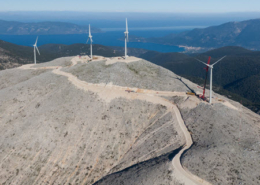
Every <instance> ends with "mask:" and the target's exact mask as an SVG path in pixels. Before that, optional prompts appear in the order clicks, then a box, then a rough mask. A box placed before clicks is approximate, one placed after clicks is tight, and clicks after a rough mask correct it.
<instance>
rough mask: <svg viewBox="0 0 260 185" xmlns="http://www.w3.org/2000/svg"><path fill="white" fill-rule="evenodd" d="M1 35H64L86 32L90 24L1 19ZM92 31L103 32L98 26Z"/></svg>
mask: <svg viewBox="0 0 260 185" xmlns="http://www.w3.org/2000/svg"><path fill="white" fill-rule="evenodd" d="M0 25H1V27H0V34H1V35H62V34H86V33H88V29H89V28H88V26H80V25H76V24H72V23H65V22H37V23H23V22H15V21H4V20H0ZM91 32H92V33H96V32H101V30H100V29H98V28H91Z"/></svg>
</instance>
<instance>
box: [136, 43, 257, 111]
mask: <svg viewBox="0 0 260 185" xmlns="http://www.w3.org/2000/svg"><path fill="white" fill-rule="evenodd" d="M224 55H227V57H226V58H225V59H224V60H223V61H221V62H220V63H218V64H217V65H215V66H214V70H213V86H214V87H213V90H214V91H215V92H218V93H220V94H224V95H226V96H228V97H229V98H231V99H234V100H236V101H239V102H240V101H242V103H243V104H244V105H246V106H247V107H249V108H251V109H252V110H254V111H255V112H259V113H260V51H250V50H247V49H244V48H241V47H236V46H230V47H222V48H219V49H215V50H211V51H208V52H206V53H202V54H196V55H195V54H194V55H192V56H189V55H186V54H183V53H159V52H154V51H149V52H146V53H144V54H142V55H140V56H139V57H141V58H143V59H146V60H149V61H151V62H153V63H155V64H157V65H161V66H163V67H165V68H167V69H169V70H171V71H173V72H174V73H176V74H178V75H180V76H183V77H185V78H188V79H189V80H191V81H193V82H195V83H198V84H200V85H201V86H203V83H204V79H205V74H206V72H205V69H204V68H205V66H204V65H203V64H201V63H199V62H197V61H196V60H195V58H198V59H200V60H203V61H205V62H206V61H207V59H208V56H211V57H212V61H211V63H213V62H214V61H216V60H217V59H219V58H220V57H222V56H224Z"/></svg>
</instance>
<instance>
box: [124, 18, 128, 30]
mask: <svg viewBox="0 0 260 185" xmlns="http://www.w3.org/2000/svg"><path fill="white" fill-rule="evenodd" d="M125 20H126V32H128V24H127V18H126V19H125Z"/></svg>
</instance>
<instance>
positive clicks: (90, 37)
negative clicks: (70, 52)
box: [87, 25, 93, 59]
mask: <svg viewBox="0 0 260 185" xmlns="http://www.w3.org/2000/svg"><path fill="white" fill-rule="evenodd" d="M89 40H90V58H91V59H92V58H93V57H92V42H93V40H92V35H91V31H90V25H89V31H88V40H87V43H88V41H89Z"/></svg>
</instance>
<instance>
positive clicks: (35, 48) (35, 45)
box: [33, 37, 40, 64]
mask: <svg viewBox="0 0 260 185" xmlns="http://www.w3.org/2000/svg"><path fill="white" fill-rule="evenodd" d="M37 42H38V37H37V39H36V42H35V44H34V45H33V47H34V64H36V50H37V52H38V53H39V55H40V51H39V49H38V47H37Z"/></svg>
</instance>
